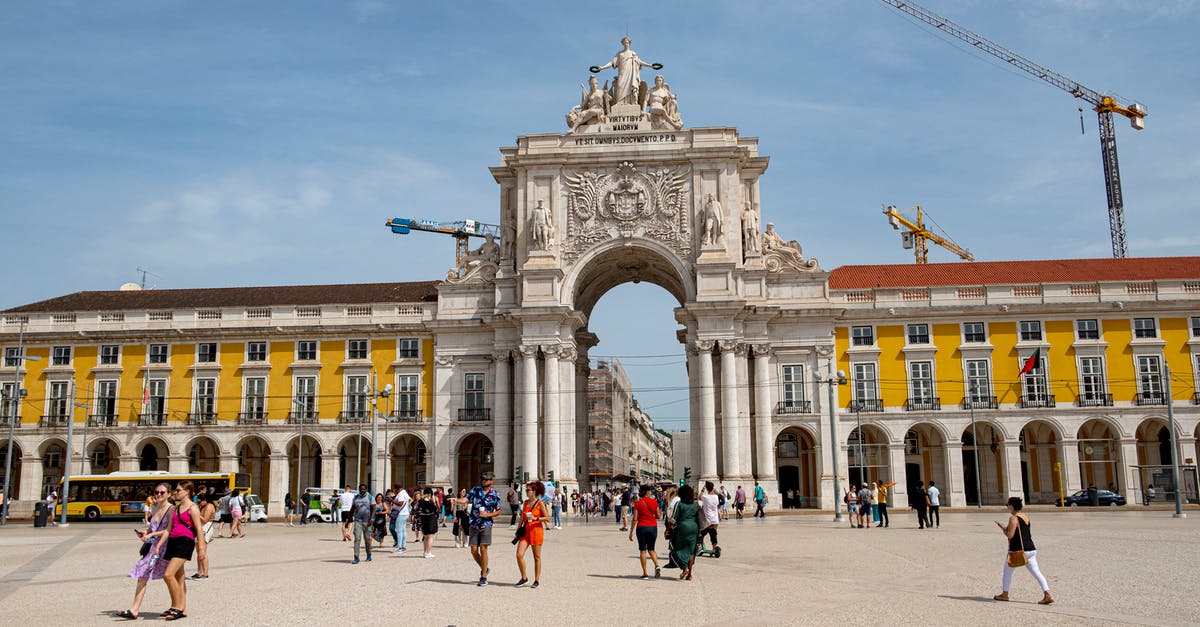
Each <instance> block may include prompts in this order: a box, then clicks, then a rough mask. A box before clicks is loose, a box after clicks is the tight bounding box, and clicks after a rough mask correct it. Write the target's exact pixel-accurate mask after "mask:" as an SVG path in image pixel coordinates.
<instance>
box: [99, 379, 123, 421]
mask: <svg viewBox="0 0 1200 627" xmlns="http://www.w3.org/2000/svg"><path fill="white" fill-rule="evenodd" d="M109 385H111V386H112V411H111V413H110V412H105V411H101V407H100V403H101V402H102V401H104V400H105V399H107V398H109V397H108V396H107V395H105V394H103V391H104V388H105V387H107V386H109ZM120 401H121V380H120V379H97V380H96V397H95V398H94V399H92V408H93V409H92V413H93V414H95V415H97V416H111V417H112V418H113V419H116V417H117V414H118V413H119V412H120V405H119V403H120Z"/></svg>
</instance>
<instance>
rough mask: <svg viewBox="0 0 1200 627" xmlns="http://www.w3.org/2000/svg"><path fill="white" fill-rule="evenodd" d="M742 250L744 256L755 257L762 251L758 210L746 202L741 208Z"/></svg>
mask: <svg viewBox="0 0 1200 627" xmlns="http://www.w3.org/2000/svg"><path fill="white" fill-rule="evenodd" d="M742 252H743V254H744V255H745V256H746V257H757V256H758V255H759V253H761V252H762V238H761V236H760V235H759V233H758V211H756V210H755V209H754V207H753V206H752V205H751V204H750V203H748V202H747V203H746V207H745V208H744V209H742Z"/></svg>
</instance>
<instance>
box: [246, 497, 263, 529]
mask: <svg viewBox="0 0 1200 627" xmlns="http://www.w3.org/2000/svg"><path fill="white" fill-rule="evenodd" d="M246 505H247V506H248V507H249V508H250V522H252V523H253V522H267V505H266V504H265V503H263V502H262V499H260V498H258V495H257V494H247V495H246Z"/></svg>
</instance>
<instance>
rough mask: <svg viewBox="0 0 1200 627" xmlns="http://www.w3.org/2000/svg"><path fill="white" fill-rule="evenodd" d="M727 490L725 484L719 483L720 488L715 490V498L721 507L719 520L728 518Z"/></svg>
mask: <svg viewBox="0 0 1200 627" xmlns="http://www.w3.org/2000/svg"><path fill="white" fill-rule="evenodd" d="M729 496H730V495H729V490H727V489H725V484H721V488H720V489H719V490H717V500H718V502H719V503H720V508H721V520H729Z"/></svg>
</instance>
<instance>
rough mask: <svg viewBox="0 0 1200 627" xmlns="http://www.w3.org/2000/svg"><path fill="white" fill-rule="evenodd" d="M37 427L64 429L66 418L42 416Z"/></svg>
mask: <svg viewBox="0 0 1200 627" xmlns="http://www.w3.org/2000/svg"><path fill="white" fill-rule="evenodd" d="M38 426H39V427H43V428H46V429H55V428H58V427H65V426H67V416H65V415H59V414H50V415H43V416H42V420H41V421H40V422H39V423H38Z"/></svg>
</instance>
